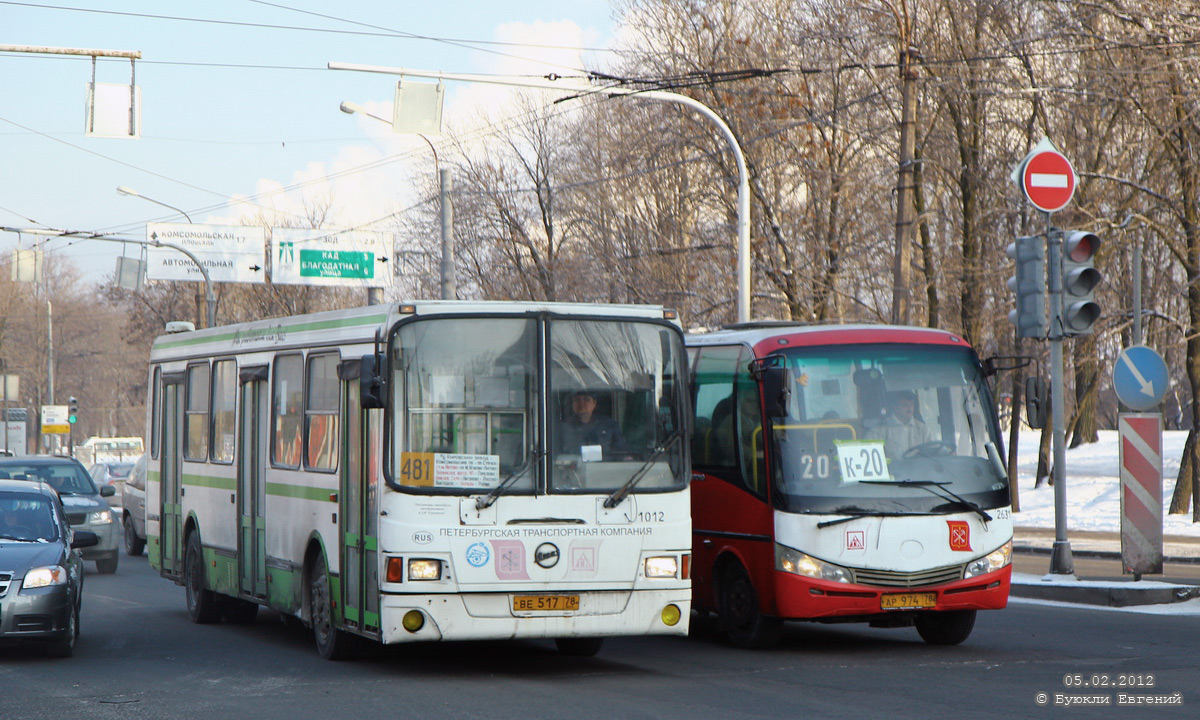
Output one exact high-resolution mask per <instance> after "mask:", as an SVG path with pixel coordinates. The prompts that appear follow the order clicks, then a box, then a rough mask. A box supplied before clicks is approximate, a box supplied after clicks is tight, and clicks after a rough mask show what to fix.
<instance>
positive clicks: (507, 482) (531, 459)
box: [475, 450, 542, 510]
mask: <svg viewBox="0 0 1200 720" xmlns="http://www.w3.org/2000/svg"><path fill="white" fill-rule="evenodd" d="M541 457H542V453H541V452H538V451H536V450H535V451H533V452H531V453H529V455H527V456H525V462H523V463H521V464H520V465H518V466H517V467H516V468H515V469H514V470H513V471H512V472H510V473H509V474H508V477H506V478H504V480H502V481H501V482H500V484H499V485H497V486H496V487H494V488H492V491H491V492H490V493H488V494H487V495H484V496H483V497H481V498H479V499H478V500H476V501H475V509H476V510H485V509H487V508H490V507H491V506H492V504H493V503H495V502H496V498H498V497H500V496H501V495H503V494H504V492H505V491H506V490H508V488H509V487H511V486H512V484H513V483H515V482H516V481H517V478H519V477H520V476H521V474H522V473H524V472H525V470H526V468H528V467H529V466H531V465H532V464H533V463H535V462H537V461H538V460H539V459H540V458H541Z"/></svg>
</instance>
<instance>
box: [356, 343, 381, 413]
mask: <svg viewBox="0 0 1200 720" xmlns="http://www.w3.org/2000/svg"><path fill="white" fill-rule="evenodd" d="M384 365H385V362H384V356H383V355H379V354H374V355H363V356H362V361H361V362H360V364H359V372H358V393H359V397H360V398H361V402H362V406H363V408H364V409H375V408H382V407H386V406H387V380H386V379H384V375H383V371H384Z"/></svg>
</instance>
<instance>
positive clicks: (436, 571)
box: [408, 558, 442, 580]
mask: <svg viewBox="0 0 1200 720" xmlns="http://www.w3.org/2000/svg"><path fill="white" fill-rule="evenodd" d="M408 579H409V580H441V579H442V561H441V560H424V559H416V558H413V559H412V560H409V561H408Z"/></svg>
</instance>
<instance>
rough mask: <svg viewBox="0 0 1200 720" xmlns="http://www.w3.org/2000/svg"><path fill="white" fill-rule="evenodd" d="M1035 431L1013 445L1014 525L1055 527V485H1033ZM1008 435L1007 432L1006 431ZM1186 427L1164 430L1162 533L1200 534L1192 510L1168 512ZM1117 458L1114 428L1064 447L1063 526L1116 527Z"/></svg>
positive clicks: (1110, 529) (1118, 517)
mask: <svg viewBox="0 0 1200 720" xmlns="http://www.w3.org/2000/svg"><path fill="white" fill-rule="evenodd" d="M1040 436H1041V433H1040V431H1033V432H1022V433H1021V434H1020V442H1019V444H1018V446H1017V475H1018V480H1017V484H1018V485H1017V489H1018V492H1019V495H1018V500H1019V502H1020V506H1021V510H1020V512H1017V513H1014V514H1013V523H1014V524H1015V525H1016V526H1017V527H1029V528H1051V529H1052V528H1053V527H1054V488H1053V487H1052V486H1050V485H1047V484H1043V485H1042V486H1041V487H1039V488H1036V489H1035V488H1034V486H1033V485H1034V475H1035V473H1036V472H1037V449H1038V442H1039V440H1040ZM1005 439H1007V433H1006V434H1005ZM1186 440H1187V432H1186V431H1180V430H1171V431H1167V432H1164V433H1163V444H1162V446H1163V463H1162V467H1163V493H1162V496H1163V533H1164V534H1165V535H1187V536H1200V523H1193V522H1192V514H1191V512H1188V513H1187V514H1186V515H1168V514H1167V506H1168V505H1170V503H1171V493H1172V492H1173V491H1174V489H1175V477H1176V475H1178V474H1179V459H1180V457H1181V456H1182V455H1183V444H1184V441H1186ZM1120 472H1121V458H1120V452H1119V444H1118V439H1117V431H1116V430H1101V431H1100V441H1099V442H1096V443H1091V444H1087V445H1081V446H1079V447H1077V448H1074V449H1072V448H1068V449H1067V469H1066V480H1067V481H1066V487H1067V530H1068V531H1071V530H1097V531H1104V532H1116V533H1119V532H1120V531H1121V492H1120V488H1121V483H1120Z"/></svg>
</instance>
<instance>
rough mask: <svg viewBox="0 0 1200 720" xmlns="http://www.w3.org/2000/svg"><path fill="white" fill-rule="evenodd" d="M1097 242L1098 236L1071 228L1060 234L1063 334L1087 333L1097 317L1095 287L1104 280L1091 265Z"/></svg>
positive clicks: (1097, 245) (1098, 315)
mask: <svg viewBox="0 0 1200 720" xmlns="http://www.w3.org/2000/svg"><path fill="white" fill-rule="evenodd" d="M1100 242H1101V241H1100V238H1099V237H1098V236H1096V235H1094V234H1093V233H1090V232H1082V231H1075V232H1069V233H1066V235H1064V236H1063V245H1062V250H1063V265H1062V288H1063V301H1062V307H1063V310H1062V313H1063V317H1062V324H1063V334H1064V335H1090V334H1092V332H1093V331H1094V328H1095V325H1096V321H1097V320H1099V319H1100V305H1099V304H1098V303H1097V302H1096V286H1097V285H1099V284H1100V282H1101V281H1102V280H1104V275H1103V274H1102V273H1101V272H1100V271H1099V270H1097V269H1096V267H1095V264H1096V251H1097V250H1099V249H1100Z"/></svg>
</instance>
